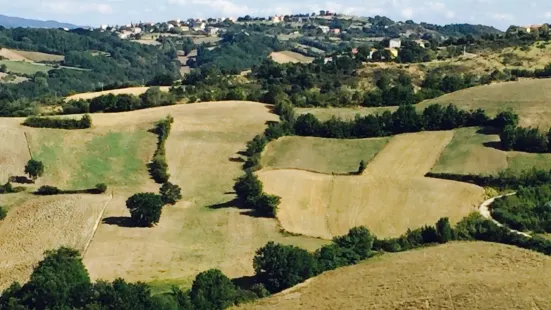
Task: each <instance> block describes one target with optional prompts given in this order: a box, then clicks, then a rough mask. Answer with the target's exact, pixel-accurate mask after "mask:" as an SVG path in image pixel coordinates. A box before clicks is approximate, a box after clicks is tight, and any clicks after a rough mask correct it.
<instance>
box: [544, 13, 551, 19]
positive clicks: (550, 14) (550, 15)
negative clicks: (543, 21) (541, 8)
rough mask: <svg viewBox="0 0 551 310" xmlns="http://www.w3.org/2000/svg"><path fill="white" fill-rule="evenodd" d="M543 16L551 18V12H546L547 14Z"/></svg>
mask: <svg viewBox="0 0 551 310" xmlns="http://www.w3.org/2000/svg"><path fill="white" fill-rule="evenodd" d="M543 16H544V17H545V18H551V12H545V14H543Z"/></svg>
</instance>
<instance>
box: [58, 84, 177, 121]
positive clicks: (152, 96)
mask: <svg viewBox="0 0 551 310" xmlns="http://www.w3.org/2000/svg"><path fill="white" fill-rule="evenodd" d="M174 104H176V98H175V96H174V95H173V94H172V93H171V92H163V91H161V89H160V88H159V87H158V86H152V87H150V88H149V89H148V90H147V91H146V92H145V93H143V94H141V95H140V96H139V97H138V96H135V95H130V94H120V95H113V94H107V95H102V96H99V97H95V98H92V99H88V100H84V99H80V100H70V101H68V102H67V103H64V104H63V105H62V109H63V112H62V113H63V114H79V113H97V112H125V111H134V110H141V109H147V108H153V107H160V106H168V105H174Z"/></svg>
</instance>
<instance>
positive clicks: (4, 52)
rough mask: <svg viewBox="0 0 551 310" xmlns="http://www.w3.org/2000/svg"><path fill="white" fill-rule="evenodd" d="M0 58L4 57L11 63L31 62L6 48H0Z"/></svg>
mask: <svg viewBox="0 0 551 310" xmlns="http://www.w3.org/2000/svg"><path fill="white" fill-rule="evenodd" d="M0 57H4V58H6V59H7V60H11V61H31V60H30V59H27V58H25V57H24V56H23V55H21V54H19V53H17V52H16V51H14V50H10V49H7V48H0Z"/></svg>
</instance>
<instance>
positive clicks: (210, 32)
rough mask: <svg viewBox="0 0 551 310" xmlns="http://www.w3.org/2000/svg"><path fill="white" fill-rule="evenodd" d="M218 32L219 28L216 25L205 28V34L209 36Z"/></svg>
mask: <svg viewBox="0 0 551 310" xmlns="http://www.w3.org/2000/svg"><path fill="white" fill-rule="evenodd" d="M219 32H220V28H217V27H208V28H207V34H208V35H209V36H215V35H217V34H218V33H219Z"/></svg>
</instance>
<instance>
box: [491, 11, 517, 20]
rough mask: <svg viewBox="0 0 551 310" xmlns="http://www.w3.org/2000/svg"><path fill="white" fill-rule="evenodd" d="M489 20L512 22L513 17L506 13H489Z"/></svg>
mask: <svg viewBox="0 0 551 310" xmlns="http://www.w3.org/2000/svg"><path fill="white" fill-rule="evenodd" d="M490 18H492V19H495V20H504V21H512V20H514V19H515V18H514V17H513V15H511V14H507V13H490Z"/></svg>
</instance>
